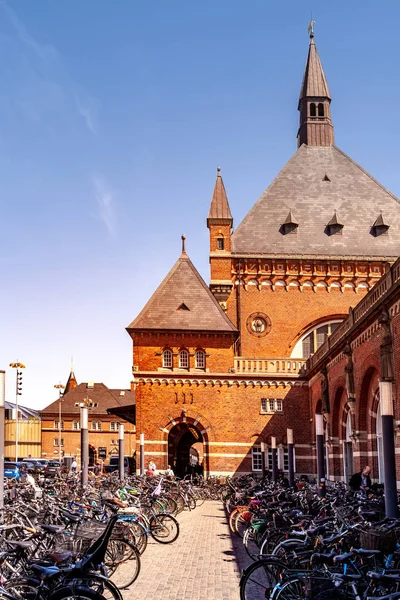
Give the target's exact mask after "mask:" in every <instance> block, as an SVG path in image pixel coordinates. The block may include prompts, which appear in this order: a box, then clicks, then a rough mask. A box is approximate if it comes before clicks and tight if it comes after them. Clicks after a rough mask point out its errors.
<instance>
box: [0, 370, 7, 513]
mask: <svg viewBox="0 0 400 600" xmlns="http://www.w3.org/2000/svg"><path fill="white" fill-rule="evenodd" d="M5 387H6V374H5V371H0V508H3V507H4V413H5V399H6V393H5Z"/></svg>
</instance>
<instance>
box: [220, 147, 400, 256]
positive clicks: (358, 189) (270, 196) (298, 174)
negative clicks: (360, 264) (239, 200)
mask: <svg viewBox="0 0 400 600" xmlns="http://www.w3.org/2000/svg"><path fill="white" fill-rule="evenodd" d="M326 175H327V176H328V178H329V181H326V180H325V179H326V177H325V176H326ZM289 210H291V211H292V212H293V214H294V215H295V216H296V221H297V222H298V224H299V225H298V227H297V229H296V233H293V234H289V235H282V233H281V232H280V228H281V226H282V224H283V223H284V221H285V219H286V217H287V214H288V211H289ZM334 211H337V214H339V215H340V220H341V223H342V224H343V229H342V233H341V234H340V235H331V236H329V235H327V234H326V232H325V227H326V224H327V223H328V222H329V220H330V219H331V217H332V214H333V213H334ZM379 211H382V212H383V214H384V217H385V223H386V224H387V225H389V226H390V229H389V230H388V233H387V234H385V235H379V236H376V237H374V236H373V235H371V233H372V232H371V228H372V226H373V224H374V222H375V220H376V217H377V213H379ZM232 252H233V253H237V254H266V255H280V256H282V255H289V256H295V255H296V256H299V255H300V256H315V255H318V256H330V257H334V256H337V257H344V256H346V257H355V258H356V257H364V258H367V257H370V258H373V257H376V258H378V257H382V258H395V257H397V256H399V255H400V202H399V200H398V199H397V198H396V197H395V196H394V195H393V194H391V193H390V192H388V191H387V190H386V189H385V188H384V187H383V186H382V185H380V184H379V183H378V182H377V181H376V180H375V179H374V178H373V177H371V175H369V174H368V173H367V172H366V171H365V170H364V169H362V168H361V167H360V166H359V165H357V164H356V163H355V162H353V161H352V160H351V159H350V158H349V157H348V156H347V155H346V154H344V152H342V151H341V150H339V148H337V147H336V146H328V147H326V146H325V147H323V146H307V145H305V144H303V145H302V146H300V148H299V149H298V150H297V152H296V153H295V154H294V156H293V157H292V158H291V159H290V160H289V162H288V163H287V164H286V166H285V167H284V168H283V169H282V171H281V172H280V173H279V174H278V176H277V177H276V178H275V180H274V181H273V182H272V183H271V185H270V186H269V187H268V188H267V190H266V191H265V192H264V193H263V194H262V196H261V197H260V199H259V200H258V202H257V203H256V204H255V205H254V206H253V208H252V209H251V210H250V212H249V213H248V214H247V216H246V217H245V218H244V219H243V221H242V222H241V223H240V225H239V226H238V227H237V229H236V230H235V231H234V232H233V234H232Z"/></svg>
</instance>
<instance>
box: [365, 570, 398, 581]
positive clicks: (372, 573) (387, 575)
mask: <svg viewBox="0 0 400 600" xmlns="http://www.w3.org/2000/svg"><path fill="white" fill-rule="evenodd" d="M367 577H370V579H383V580H385V579H386V581H399V582H400V575H398V574H394V575H391V574H390V573H377V572H376V571H368V573H367Z"/></svg>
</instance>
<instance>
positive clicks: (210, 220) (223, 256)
mask: <svg viewBox="0 0 400 600" xmlns="http://www.w3.org/2000/svg"><path fill="white" fill-rule="evenodd" d="M232 225H233V218H232V214H231V209H230V208H229V202H228V197H227V195H226V191H225V186H224V182H223V180H222V175H221V169H220V168H219V167H218V169H217V180H216V182H215V187H214V192H213V196H212V200H211V205H210V210H209V213H208V217H207V227H208V229H209V230H210V266H211V282H210V289H211V291H212V293H213V294H214V296H215V297H216V298H217V300H218V302H219V303H220V304H221V306H222V307H223V308H224V309H225V308H226V299H227V298H228V296H229V293H230V291H231V288H232V280H231V258H230V253H231V230H232Z"/></svg>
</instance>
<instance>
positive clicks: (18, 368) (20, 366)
mask: <svg viewBox="0 0 400 600" xmlns="http://www.w3.org/2000/svg"><path fill="white" fill-rule="evenodd" d="M10 367H11V368H12V369H16V384H15V462H18V441H19V440H18V437H19V429H18V396H21V395H22V371H21V369H25V365H23V364H22V363H20V362H15V363H10Z"/></svg>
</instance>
